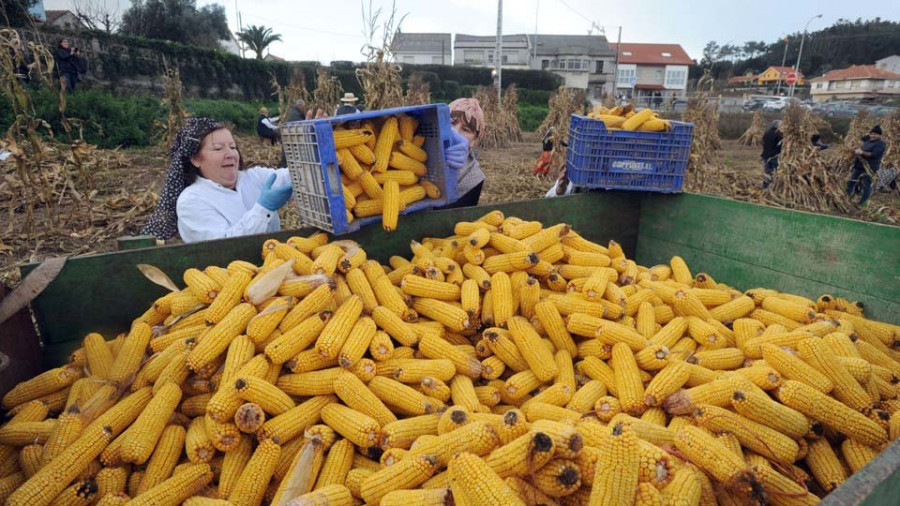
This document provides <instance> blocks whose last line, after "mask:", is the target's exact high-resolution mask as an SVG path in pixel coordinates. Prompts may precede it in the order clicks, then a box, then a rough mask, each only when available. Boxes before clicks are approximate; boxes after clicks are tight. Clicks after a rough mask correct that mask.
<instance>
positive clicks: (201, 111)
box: [184, 99, 278, 134]
mask: <svg viewBox="0 0 900 506" xmlns="http://www.w3.org/2000/svg"><path fill="white" fill-rule="evenodd" d="M262 106H266V107H267V108H268V109H269V115H270V116H275V115H277V114H278V104H277V103H274V102H272V103H262V102H238V101H237V100H212V99H197V100H186V101H185V103H184V108H185V109H187V110H188V111H189V112H190V113H191V115H193V116H202V117H207V118H212V119H214V120H216V121H220V122H222V123H227V124H230V125H233V126H234V130H236V131H238V132H240V133H245V134H250V133H255V132H256V118H257V117H258V116H259V108H260V107H262Z"/></svg>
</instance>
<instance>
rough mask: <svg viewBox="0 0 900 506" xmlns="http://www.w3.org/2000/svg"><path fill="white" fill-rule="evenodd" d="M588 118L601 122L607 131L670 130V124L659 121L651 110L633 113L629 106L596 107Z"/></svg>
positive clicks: (663, 120)
mask: <svg viewBox="0 0 900 506" xmlns="http://www.w3.org/2000/svg"><path fill="white" fill-rule="evenodd" d="M588 118H593V119H598V120H600V121H602V122H603V124H605V125H606V128H608V129H609V130H629V131H638V132H668V131H669V130H671V129H672V122H670V121H669V120H667V119H660V117H659V114H657V113H655V112H653V110H652V109H650V108H647V109H641V110H640V111H635V110H634V106H632V105H631V104H628V105H618V106H616V107H613V108H612V109H608V108H606V107H603V106H602V105H598V106H595V107H594V109H593V110H592V111H591V112H589V113H588Z"/></svg>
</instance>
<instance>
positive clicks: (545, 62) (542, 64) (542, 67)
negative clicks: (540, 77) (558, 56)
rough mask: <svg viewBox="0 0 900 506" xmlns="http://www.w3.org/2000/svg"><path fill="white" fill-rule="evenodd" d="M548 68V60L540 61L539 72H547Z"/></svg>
mask: <svg viewBox="0 0 900 506" xmlns="http://www.w3.org/2000/svg"><path fill="white" fill-rule="evenodd" d="M549 68H550V60H541V70H547V69H549Z"/></svg>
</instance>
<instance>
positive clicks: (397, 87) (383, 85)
mask: <svg viewBox="0 0 900 506" xmlns="http://www.w3.org/2000/svg"><path fill="white" fill-rule="evenodd" d="M370 50H371V51H370V54H371V56H370V58H369V61H368V62H367V63H366V65H365V66H364V67H363V68H359V69H356V80H357V81H359V85H360V86H362V89H363V102H365V104H366V108H367V109H369V110H376V109H389V108H391V107H400V106H402V105H403V79H402V78H401V76H400V70H401V67H400V65H399V64H398V63H396V62H394V61H392V56H391V55H390V52H389V51H385V49H383V48H371V47H370Z"/></svg>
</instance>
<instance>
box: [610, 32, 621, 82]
mask: <svg viewBox="0 0 900 506" xmlns="http://www.w3.org/2000/svg"><path fill="white" fill-rule="evenodd" d="M621 51H622V27H621V26H620V27H619V35H618V36H616V62H615V65H613V85H612V94H613V97H614V98H617V97H616V93H618V91H619V53H620V52H621Z"/></svg>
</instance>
